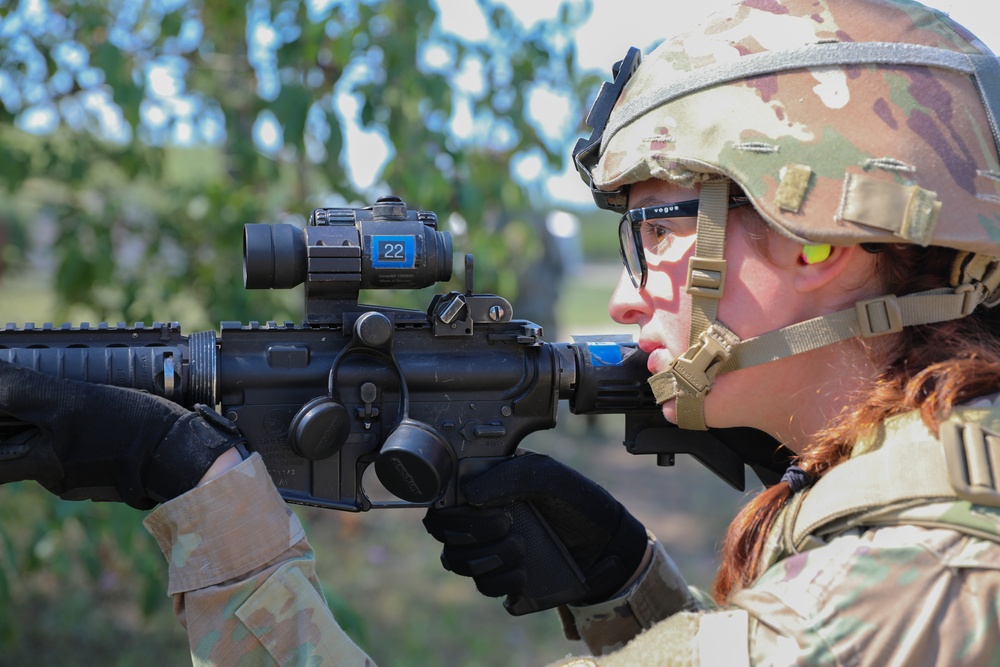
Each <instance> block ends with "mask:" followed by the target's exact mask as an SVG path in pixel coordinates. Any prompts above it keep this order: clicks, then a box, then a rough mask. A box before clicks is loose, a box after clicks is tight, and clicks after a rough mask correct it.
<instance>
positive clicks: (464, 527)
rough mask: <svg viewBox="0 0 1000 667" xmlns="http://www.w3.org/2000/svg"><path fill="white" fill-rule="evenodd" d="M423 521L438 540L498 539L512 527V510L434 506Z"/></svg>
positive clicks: (462, 542) (454, 542)
mask: <svg viewBox="0 0 1000 667" xmlns="http://www.w3.org/2000/svg"><path fill="white" fill-rule="evenodd" d="M423 523H424V528H426V529H427V532H428V533H430V534H431V536H432V537H433V538H434V539H436V540H437V541H438V542H442V543H443V544H448V545H457V546H461V545H472V544H485V543H490V542H496V541H497V540H500V539H502V538H503V537H504V536H505V535H506V534H507V533H508V532H509V531H510V516H509V514H508V513H506V512H504V511H502V510H495V509H480V508H472V507H450V508H448V509H443V510H435V509H431V510H428V511H427V514H426V515H425V516H424V520H423Z"/></svg>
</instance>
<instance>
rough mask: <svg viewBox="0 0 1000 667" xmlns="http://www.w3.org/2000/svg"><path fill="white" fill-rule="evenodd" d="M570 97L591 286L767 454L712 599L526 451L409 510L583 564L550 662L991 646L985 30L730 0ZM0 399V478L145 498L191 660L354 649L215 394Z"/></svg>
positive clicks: (852, 2)
mask: <svg viewBox="0 0 1000 667" xmlns="http://www.w3.org/2000/svg"><path fill="white" fill-rule="evenodd" d="M591 119H592V120H593V121H594V123H595V133H594V136H593V137H592V140H591V141H584V142H582V143H581V144H580V145H578V149H577V151H575V155H574V158H575V160H576V164H577V166H578V168H579V170H580V172H581V174H582V175H583V176H584V178H585V181H586V182H587V183H588V185H589V186H590V187H591V188H592V191H593V193H594V196H595V199H596V200H597V202H598V204H599V205H601V206H603V207H606V208H610V209H613V210H617V211H620V212H621V213H622V218H621V221H620V223H619V239H620V243H621V248H622V258H623V261H624V263H625V269H626V270H625V272H624V274H623V277H622V279H621V281H620V283H619V285H618V288H617V289H616V291H615V294H614V296H613V298H612V302H611V307H610V310H611V314H612V316H613V317H614V318H615V319H616V320H618V321H620V322H624V323H629V324H636V325H638V326H639V331H640V334H639V344H640V346H641V347H642V348H643V349H644V350H645V351H647V352H649V353H650V357H649V359H650V361H649V364H650V371H651V372H652V373H653V376H652V378H651V380H650V382H651V385H652V387H653V389H654V393H655V395H656V397H657V399H658V401H659V402H660V403H662V404H663V410H664V414H665V415H666V416H667V418H668V419H670V420H671V421H674V422H676V423H677V424H678V426H680V427H681V428H686V429H695V430H704V429H715V428H728V427H735V426H740V427H752V428H756V429H759V430H760V431H762V432H764V433H766V434H768V435H769V436H771V437H772V438H773V439H774V440H775V441H777V442H780V443H781V444H783V445H784V446H785V447H787V448H788V449H789V450H790V451H792V452H794V454H795V458H796V460H795V465H794V466H792V467H790V468H789V469H788V472H787V473H786V474H785V477H784V478H783V479H782V481H781V482H780V483H777V484H775V485H773V486H771V487H769V488H768V489H766V490H765V491H763V492H762V493H761V494H760V496H759V497H757V498H755V499H754V500H753V501H751V502H750V503H749V504H748V505H747V506H746V508H745V509H744V510H743V511H742V512H741V513H740V515H739V516H738V517H737V518H736V519H735V520H734V522H733V524H732V526H731V527H730V530H729V532H728V534H727V536H726V538H725V541H724V548H723V563H722V566H721V568H720V571H719V575H718V578H717V581H716V584H715V589H714V591H713V596H712V598H709V597H708V596H705V595H701V594H699V593H698V592H696V591H692V590H689V589H688V587H687V586H686V585H685V584H684V581H683V579H682V577H681V576H680V574H679V573H678V572H677V571H676V569H675V568H674V566H673V564H672V563H671V561H670V559H669V557H668V556H667V554H666V551H665V549H664V547H663V545H661V544H660V543H659V542H657V541H656V539H655V538H654V537H652V536H651V535H648V534H647V533H646V532H645V530H644V529H643V527H642V526H641V525H640V524H639V522H638V521H637V520H636V519H634V518H633V517H632V516H631V515H630V514H629V513H628V512H627V510H625V509H624V508H623V507H622V506H621V505H620V504H619V503H618V502H617V501H615V500H614V499H613V498H612V497H611V496H610V495H609V494H608V493H607V492H606V491H604V490H603V489H601V488H600V487H599V486H598V485H597V484H595V483H594V482H592V481H590V480H587V479H586V478H584V477H582V476H580V475H579V474H578V473H576V472H574V471H572V470H570V469H569V468H566V467H565V466H563V465H561V464H559V463H557V462H555V461H553V460H552V459H550V458H548V457H544V456H540V455H536V454H527V455H524V456H519V457H515V458H513V459H510V460H509V461H507V462H505V463H503V464H501V465H499V466H496V467H495V468H493V469H491V470H489V471H488V472H486V473H485V474H484V475H483V476H481V477H479V478H477V479H475V480H472V481H471V482H470V483H468V484H467V485H466V486H465V487H464V488H463V492H464V494H465V496H466V497H467V498H468V500H469V506H468V507H462V508H452V509H449V510H443V511H431V512H428V514H427V517H426V518H425V525H426V526H427V528H428V530H429V531H430V532H431V534H432V535H434V536H435V537H436V538H437V539H439V540H440V541H442V542H443V543H444V551H443V557H444V558H443V560H444V562H445V563H446V565H447V567H448V568H449V569H451V570H453V571H455V572H456V573H458V574H461V575H466V576H471V577H472V578H473V579H474V580H475V582H476V585H477V587H478V588H479V589H480V590H481V591H482V592H484V593H485V594H487V595H490V596H500V595H504V594H509V593H517V592H519V591H520V587H521V586H523V582H524V581H525V580H526V578H527V577H528V576H529V573H530V571H531V569H532V568H533V567H535V564H536V563H538V559H539V553H538V552H537V550H536V549H537V545H534V544H532V543H530V542H526V541H525V540H524V539H523V538H522V537H521V536H519V535H516V534H514V533H513V532H512V527H511V521H510V519H509V509H510V507H511V505H512V504H514V503H520V502H526V501H530V502H532V503H533V504H534V505H535V507H536V508H537V509H538V510H539V512H540V513H541V515H542V517H543V518H544V520H545V521H547V522H548V523H549V525H550V527H551V528H552V531H553V533H554V534H555V535H556V536H558V538H559V539H560V540H561V541H562V542H563V545H564V546H565V548H566V551H567V552H568V553H569V554H570V556H571V558H572V560H573V561H574V564H575V565H576V567H577V569H578V570H579V571H580V574H581V576H582V578H583V579H584V580H585V582H586V589H587V592H586V593H585V594H583V595H582V596H581V597H580V599H578V600H575V601H573V603H572V604H568V605H566V606H563V607H561V608H560V614H561V616H562V618H563V620H564V623H565V626H566V629H567V632H568V633H569V634H570V635H571V636H580V637H582V638H583V639H585V640H586V642H587V644H588V646H589V647H590V648H591V649H592V651H593V654H594V655H593V656H590V657H584V658H568V659H566V660H564V661H562V662H560V663H559V664H561V665H581V666H582V665H608V666H613V665H645V664H658V665H659V664H685V665H687V664H701V665H791V664H799V665H819V664H823V665H825V664H873V665H874V664H879V665H881V664H899V665H945V664H947V665H987V664H996V661H997V656H998V655H1000V626H998V625H997V620H996V619H997V615H998V612H1000V573H998V566H997V563H1000V512H998V508H1000V492H998V489H997V485H998V484H1000V482H998V480H1000V465H998V464H996V463H995V462H996V461H1000V437H998V436H997V435H995V434H996V433H1000V430H998V429H1000V406H997V405H996V404H997V401H998V398H997V393H996V392H997V390H998V387H1000V337H998V329H997V323H996V321H995V318H996V314H995V313H994V312H993V311H991V310H990V309H991V307H992V306H993V305H995V304H996V302H997V301H1000V298H998V295H997V287H998V285H1000V155H998V143H1000V132H998V122H997V121H998V119H1000V65H998V61H997V59H996V58H995V57H993V56H992V55H991V54H989V52H988V50H987V49H986V48H985V47H984V46H983V45H982V44H981V43H979V41H978V40H976V39H975V37H973V36H972V35H971V34H969V33H968V31H966V30H965V29H964V28H962V27H961V26H958V25H956V24H955V23H954V22H952V21H950V20H949V19H948V18H947V17H945V16H943V15H941V14H939V13H937V12H934V11H931V10H928V9H927V8H924V7H922V6H921V5H918V4H916V3H914V2H910V1H908V0H837V1H836V2H834V0H767V1H766V2H764V1H762V0H744V2H742V3H740V4H738V5H735V6H734V7H732V8H731V9H729V10H727V11H725V12H723V13H721V14H719V15H718V16H716V17H714V18H713V19H712V20H710V21H708V22H706V23H705V24H704V25H703V26H701V27H699V28H697V29H696V30H694V31H693V32H692V33H690V34H687V35H684V36H681V37H678V38H677V39H675V40H672V41H670V42H668V43H666V44H664V45H662V46H660V47H659V48H657V49H656V50H655V51H654V52H653V53H652V54H650V55H649V57H648V58H646V60H645V61H644V62H642V64H639V63H638V55H637V54H636V53H632V52H630V54H629V56H627V57H626V59H625V60H624V61H623V62H622V64H621V65H620V66H619V68H618V71H617V74H616V79H615V82H614V83H613V84H612V85H610V86H606V87H605V88H604V89H602V94H601V96H600V97H599V99H598V101H597V103H596V105H595V110H594V112H593V113H592V115H591ZM0 409H2V410H4V411H7V412H10V413H12V414H14V415H15V416H18V417H20V418H22V419H24V420H25V421H29V422H32V423H36V424H38V425H40V426H41V427H42V431H43V433H44V434H45V437H44V441H43V442H38V443H34V446H32V444H33V443H25V447H26V449H25V453H24V455H23V456H20V457H17V456H16V455H13V454H12V455H10V456H11V460H10V461H8V462H7V463H5V464H4V466H0V479H2V480H3V481H12V480H13V479H21V478H33V479H40V480H41V481H43V483H45V484H46V486H47V487H49V488H50V489H52V490H54V491H55V492H57V493H60V494H62V495H69V496H71V497H110V498H120V499H123V500H126V501H127V502H130V503H131V504H133V505H136V506H148V504H149V502H150V501H152V502H163V501H167V502H164V503H163V504H162V505H161V506H160V507H159V508H157V509H156V510H155V511H154V512H152V513H151V514H150V515H149V517H148V518H147V526H148V527H149V529H150V530H151V531H152V533H153V534H154V535H155V536H156V537H157V539H158V540H159V542H160V545H161V547H162V548H163V551H164V554H165V555H166V556H167V558H168V561H169V568H170V570H169V572H170V578H169V586H170V593H171V595H173V596H174V600H175V605H176V609H177V612H178V616H179V618H180V619H181V621H182V622H183V623H185V625H186V627H187V629H188V632H189V635H190V641H191V648H192V654H193V656H194V658H195V661H196V662H198V663H199V664H201V663H205V664H230V663H235V662H237V661H246V662H251V663H253V664H273V663H276V664H288V663H292V662H298V661H305V659H312V660H314V661H315V662H317V663H320V662H321V660H320V658H324V659H328V660H329V663H326V662H323V664H343V665H364V664H370V660H369V659H368V657H367V656H365V655H364V654H363V653H362V652H361V651H360V650H359V649H357V647H355V646H354V645H353V644H352V643H351V642H350V641H349V640H348V639H347V638H346V637H345V636H344V634H343V633H342V632H341V631H340V629H339V628H338V627H337V626H336V623H335V621H334V620H333V618H332V616H331V615H330V613H329V610H328V609H327V608H326V606H325V604H324V603H323V600H322V596H321V595H320V593H319V592H318V590H319V588H318V582H316V580H315V573H314V571H313V568H312V552H311V550H310V548H309V546H308V544H307V543H306V541H305V538H304V536H303V535H302V530H301V527H300V526H299V525H298V523H297V521H296V520H295V518H294V516H293V515H291V514H290V513H289V512H288V511H287V509H286V508H285V507H284V505H283V503H282V502H281V499H280V497H279V496H278V495H277V493H276V491H275V489H274V487H273V485H272V484H271V482H270V478H269V476H268V475H267V474H266V470H265V469H264V468H263V466H262V464H261V462H260V458H259V457H258V456H257V455H253V456H251V457H249V458H246V457H245V456H242V455H241V454H242V452H241V451H240V448H239V435H238V433H237V432H235V430H234V429H233V428H232V427H231V425H228V424H227V423H225V422H224V421H222V420H220V419H219V418H218V417H217V416H216V415H214V414H213V413H211V411H207V410H201V411H198V412H195V413H190V414H188V413H182V412H181V411H179V410H178V409H176V407H171V406H170V405H169V404H167V403H166V402H165V401H161V400H160V399H157V398H155V397H151V396H147V395H142V394H137V393H135V392H131V391H129V390H121V389H116V388H102V389H100V390H96V389H94V388H93V387H92V386H89V385H79V384H76V383H72V382H69V381H63V380H52V379H48V378H42V377H39V376H37V374H35V373H32V372H31V371H26V370H23V369H17V368H13V367H10V366H9V365H0ZM95 443H100V447H95ZM220 452H223V453H222V454H221V455H220ZM5 466H6V467H5ZM105 470H110V471H112V474H110V475H104V474H103V473H102V472H101V471H105ZM11 471H12V472H11ZM192 487H193V488H192ZM541 557H543V558H544V557H545V554H541Z"/></svg>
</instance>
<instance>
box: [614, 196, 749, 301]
mask: <svg viewBox="0 0 1000 667" xmlns="http://www.w3.org/2000/svg"><path fill="white" fill-rule="evenodd" d="M748 203H750V200H749V199H748V198H747V197H741V196H735V195H734V196H731V197H730V198H729V208H736V207H737V206H743V205H744V204H748ZM697 215H698V200H697V199H688V200H686V201H678V202H673V203H670V204H660V205H659V206H648V207H646V208H633V209H629V210H628V211H625V215H623V216H622V219H621V221H620V222H619V223H618V246H619V249H620V250H621V255H622V263H623V264H624V265H625V268H626V269H627V270H628V276H629V278H631V279H632V284H633V285H635V287H636V289H642V288H643V287H645V286H646V276H647V274H648V273H649V271H648V269H647V268H646V252H645V250H644V249H643V242H642V224H643V223H644V222H646V221H648V220H662V219H666V218H694V217H697Z"/></svg>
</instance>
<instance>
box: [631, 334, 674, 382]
mask: <svg viewBox="0 0 1000 667" xmlns="http://www.w3.org/2000/svg"><path fill="white" fill-rule="evenodd" d="M638 344H639V349H640V350H642V351H643V352H645V353H646V354H647V355H649V358H648V359H647V360H646V368H648V369H649V372H650V373H651V374H653V375H655V374H656V373H657V365H658V364H657V359H658V358H659V357H661V356H663V355H664V354H668V352H667V350H666V349H665V348H664V347H663V346H662V345H660V344H659V343H654V342H653V341H650V340H643V339H641V338H640V339H639V343H638Z"/></svg>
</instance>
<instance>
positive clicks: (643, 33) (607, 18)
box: [437, 0, 1000, 205]
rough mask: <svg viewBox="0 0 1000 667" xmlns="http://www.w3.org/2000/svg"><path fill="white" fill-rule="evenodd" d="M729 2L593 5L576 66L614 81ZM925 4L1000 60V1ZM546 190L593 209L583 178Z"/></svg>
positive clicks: (536, 16) (472, 12) (452, 10)
mask: <svg viewBox="0 0 1000 667" xmlns="http://www.w3.org/2000/svg"><path fill="white" fill-rule="evenodd" d="M731 1H732V0H698V1H697V2H689V1H686V0H592V5H593V10H592V13H591V16H590V18H589V20H588V21H587V22H586V24H585V25H584V26H582V27H581V29H580V30H579V32H578V33H577V35H576V42H577V54H578V62H579V64H580V66H581V67H583V68H586V69H594V70H596V71H597V72H598V73H600V74H601V75H602V76H604V77H605V78H610V76H611V65H612V64H613V63H615V62H616V61H618V60H621V58H622V56H624V55H625V52H626V51H627V50H628V48H629V47H630V46H636V47H638V48H639V49H641V50H642V52H643V53H644V54H645V53H648V52H649V50H650V46H652V45H654V44H656V43H657V42H659V41H660V40H662V39H664V38H666V37H670V36H671V35H673V34H677V33H681V32H684V31H685V30H687V29H688V28H690V27H692V26H693V25H694V24H695V23H697V22H698V21H699V20H700V19H702V18H704V17H705V16H706V15H707V14H709V13H711V12H713V11H715V10H717V9H721V8H723V7H725V6H727V5H729V4H730V3H731ZM437 3H438V5H439V7H440V8H441V10H442V11H441V14H442V19H441V20H442V23H441V26H442V28H443V29H445V30H449V31H454V32H459V33H460V34H463V35H465V36H466V37H467V38H470V39H475V36H476V34H477V30H481V31H483V32H485V30H486V28H485V23H484V22H483V21H482V19H481V17H477V16H476V14H477V13H478V10H477V8H476V3H474V2H468V0H437ZM506 4H507V5H509V6H510V7H511V8H512V9H513V10H514V11H515V12H516V13H517V15H518V16H519V17H520V18H521V20H522V21H523V22H524V23H526V24H532V23H535V22H537V21H539V20H544V19H550V18H553V17H554V16H555V15H556V12H557V10H558V7H559V4H560V0H506ZM924 4H926V5H928V6H931V7H934V8H936V9H940V10H941V11H944V12H946V13H948V14H950V15H951V17H952V18H953V19H955V20H956V21H957V22H958V23H961V24H962V25H965V26H967V27H970V29H972V31H973V32H974V33H976V34H977V36H978V37H979V38H980V39H981V40H982V41H983V42H985V43H986V45H987V46H988V47H989V48H990V49H991V50H992V51H993V52H994V53H996V54H1000V1H998V0H924ZM664 7H669V8H670V9H669V12H666V11H664ZM650 16H661V17H663V16H667V17H669V25H664V23H665V22H664V21H663V20H643V19H644V17H650ZM595 92H596V91H595ZM590 102H591V101H590V100H588V101H586V105H585V109H584V110H586V109H587V108H589V104H590ZM574 143H575V140H574ZM569 150H570V147H569V146H567V151H569ZM548 186H549V187H548V191H549V193H550V194H551V196H552V198H553V199H554V200H555V201H556V202H557V203H559V202H564V203H567V204H576V205H579V204H590V203H592V200H591V198H590V194H589V193H588V192H587V189H586V188H585V187H584V186H583V184H582V183H581V182H580V179H579V176H577V175H576V173H575V172H572V171H570V170H569V169H568V168H567V170H566V171H565V172H563V173H562V174H556V175H552V176H550V177H549V178H548Z"/></svg>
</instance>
